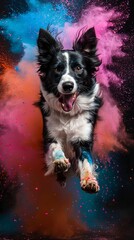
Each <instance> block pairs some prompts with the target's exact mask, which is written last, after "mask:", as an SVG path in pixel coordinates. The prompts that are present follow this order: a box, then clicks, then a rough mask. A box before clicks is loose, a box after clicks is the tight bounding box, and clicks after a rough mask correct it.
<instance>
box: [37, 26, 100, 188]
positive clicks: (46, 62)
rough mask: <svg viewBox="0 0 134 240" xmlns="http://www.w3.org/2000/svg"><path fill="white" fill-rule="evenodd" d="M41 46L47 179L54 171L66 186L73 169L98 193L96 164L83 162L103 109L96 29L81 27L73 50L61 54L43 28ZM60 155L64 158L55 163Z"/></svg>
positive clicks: (87, 186) (82, 180)
mask: <svg viewBox="0 0 134 240" xmlns="http://www.w3.org/2000/svg"><path fill="white" fill-rule="evenodd" d="M80 35H81V36H80ZM37 43H38V51H39V55H38V64H39V75H40V80H41V81H40V89H41V98H40V107H41V112H42V116H43V125H44V127H43V137H44V151H45V162H46V165H47V172H46V175H48V174H52V173H55V174H56V175H57V180H58V181H60V182H61V183H63V182H64V181H65V179H66V172H67V171H68V170H69V168H70V167H72V168H73V169H75V171H76V172H77V174H78V175H79V177H80V183H81V187H82V189H83V190H85V191H87V192H90V193H93V192H97V191H98V190H99V186H98V183H97V180H96V178H95V175H94V165H91V164H90V163H89V162H88V160H87V159H83V158H82V150H85V151H87V152H89V153H91V151H92V145H93V132H94V127H95V123H96V119H97V113H98V109H99V108H100V106H101V97H100V87H99V84H98V83H97V82H96V79H95V72H96V69H97V67H98V66H99V65H100V61H99V59H98V56H97V54H96V46H97V39H96V35H95V30H94V28H91V29H89V30H87V31H85V32H84V29H82V30H81V31H80V32H79V33H78V36H77V37H76V40H75V42H74V43H73V49H72V50H63V48H62V45H61V43H60V42H59V41H58V40H57V39H55V38H53V37H52V36H51V34H50V33H49V31H46V30H43V29H40V32H39V36H38V41H37ZM59 152H60V153H62V157H60V158H59V159H57V157H56V156H57V155H56V154H57V153H59Z"/></svg>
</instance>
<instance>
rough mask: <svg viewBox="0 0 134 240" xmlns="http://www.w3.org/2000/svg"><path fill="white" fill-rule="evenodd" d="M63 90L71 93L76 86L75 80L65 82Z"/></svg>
mask: <svg viewBox="0 0 134 240" xmlns="http://www.w3.org/2000/svg"><path fill="white" fill-rule="evenodd" d="M62 87H63V90H64V92H65V93H70V92H71V91H72V90H73V88H74V83H73V82H64V83H63V84H62Z"/></svg>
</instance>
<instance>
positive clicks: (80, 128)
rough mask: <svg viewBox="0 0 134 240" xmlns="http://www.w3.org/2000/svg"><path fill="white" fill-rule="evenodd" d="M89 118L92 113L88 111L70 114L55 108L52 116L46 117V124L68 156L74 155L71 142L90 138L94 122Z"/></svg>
mask: <svg viewBox="0 0 134 240" xmlns="http://www.w3.org/2000/svg"><path fill="white" fill-rule="evenodd" d="M89 118H90V115H89V112H87V111H85V112H83V113H80V114H78V115H75V116H70V115H66V114H63V113H58V112H56V111H54V110H52V111H51V114H50V116H48V117H47V118H46V119H47V122H46V125H47V129H48V131H49V135H50V137H52V138H54V139H55V140H56V141H57V142H58V143H60V144H61V145H62V148H63V150H64V152H65V153H66V156H67V155H68V157H70V155H71V156H72V148H71V145H70V143H71V142H76V141H78V140H83V141H89V140H90V137H91V133H92V124H91V123H90V122H89V121H88V119H89Z"/></svg>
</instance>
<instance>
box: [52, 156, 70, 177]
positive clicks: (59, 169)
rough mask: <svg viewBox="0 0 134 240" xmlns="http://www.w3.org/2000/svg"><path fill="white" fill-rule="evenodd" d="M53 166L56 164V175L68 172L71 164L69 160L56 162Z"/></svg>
mask: <svg viewBox="0 0 134 240" xmlns="http://www.w3.org/2000/svg"><path fill="white" fill-rule="evenodd" d="M53 164H54V172H55V173H56V174H57V173H63V172H67V171H68V169H69V168H70V163H69V161H68V159H62V160H61V159H60V160H55V161H54V162H53Z"/></svg>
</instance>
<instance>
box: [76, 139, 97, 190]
mask: <svg viewBox="0 0 134 240" xmlns="http://www.w3.org/2000/svg"><path fill="white" fill-rule="evenodd" d="M91 148H92V147H91V146H90V144H89V143H88V142H82V143H81V142H79V143H77V144H75V145H74V150H75V153H76V158H77V160H78V165H77V173H78V174H79V177H80V185H81V188H82V190H84V191H86V192H88V193H96V192H98V191H99V189H100V188H99V185H98V182H97V179H96V173H95V164H94V163H93V160H92V156H91Z"/></svg>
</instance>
